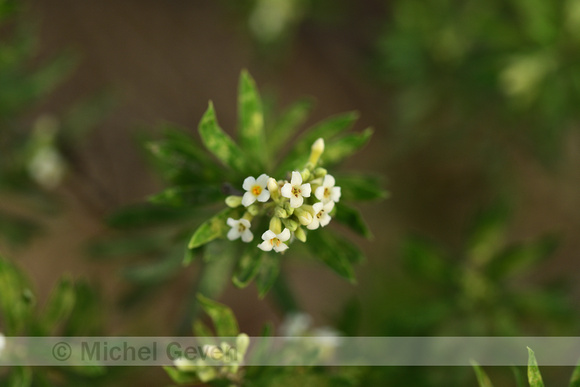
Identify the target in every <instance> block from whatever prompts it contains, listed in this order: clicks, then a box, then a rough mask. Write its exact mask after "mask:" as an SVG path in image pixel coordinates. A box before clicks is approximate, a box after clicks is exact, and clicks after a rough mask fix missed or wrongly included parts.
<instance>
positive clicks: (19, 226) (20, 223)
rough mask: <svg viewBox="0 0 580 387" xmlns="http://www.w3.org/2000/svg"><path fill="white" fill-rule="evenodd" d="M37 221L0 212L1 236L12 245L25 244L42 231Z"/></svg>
mask: <svg viewBox="0 0 580 387" xmlns="http://www.w3.org/2000/svg"><path fill="white" fill-rule="evenodd" d="M41 230H42V228H41V226H40V225H39V224H37V223H36V222H34V221H32V220H30V219H28V218H24V217H22V216H17V215H12V214H8V213H6V212H3V211H1V212H0V237H1V238H2V239H5V240H6V241H7V242H8V243H10V245H12V246H23V245H25V244H26V243H28V241H30V239H31V238H32V237H33V236H34V235H36V234H38V233H39V232H41Z"/></svg>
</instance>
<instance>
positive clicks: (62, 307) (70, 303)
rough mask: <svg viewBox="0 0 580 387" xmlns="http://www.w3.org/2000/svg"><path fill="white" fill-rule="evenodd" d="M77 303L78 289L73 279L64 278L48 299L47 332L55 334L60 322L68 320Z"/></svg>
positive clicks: (44, 322)
mask: <svg viewBox="0 0 580 387" xmlns="http://www.w3.org/2000/svg"><path fill="white" fill-rule="evenodd" d="M75 304H76V289H75V286H74V284H73V282H72V280H71V279H69V278H62V279H60V280H59V281H58V284H57V285H56V287H55V288H54V289H53V290H52V293H51V295H50V297H49V299H48V302H47V305H46V312H45V314H44V319H43V325H44V326H45V327H46V329H47V334H55V329H56V328H57V326H58V324H62V323H63V322H64V321H65V320H67V319H68V318H69V317H70V315H71V313H72V311H73V309H74V307H75Z"/></svg>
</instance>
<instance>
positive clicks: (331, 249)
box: [308, 230, 356, 283]
mask: <svg viewBox="0 0 580 387" xmlns="http://www.w3.org/2000/svg"><path fill="white" fill-rule="evenodd" d="M325 231H326V232H313V233H309V234H308V235H309V239H310V240H309V242H311V245H310V249H311V251H312V253H313V255H314V257H315V258H316V259H319V260H321V261H322V262H323V263H324V264H326V265H327V266H328V267H330V268H331V269H332V270H334V272H335V273H337V274H338V275H340V276H341V277H343V278H345V279H347V280H348V281H349V282H351V283H356V279H355V276H354V270H353V268H352V259H355V256H352V255H351V253H352V252H349V251H345V250H344V249H342V248H341V247H339V246H338V245H337V244H335V243H334V242H335V241H336V239H334V238H332V237H330V235H331V234H330V233H329V232H328V231H327V230H325Z"/></svg>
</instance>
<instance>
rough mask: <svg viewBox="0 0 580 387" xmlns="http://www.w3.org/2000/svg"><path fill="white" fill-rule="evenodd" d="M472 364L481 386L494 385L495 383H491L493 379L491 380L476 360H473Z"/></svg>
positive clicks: (491, 386)
mask: <svg viewBox="0 0 580 387" xmlns="http://www.w3.org/2000/svg"><path fill="white" fill-rule="evenodd" d="M472 366H473V371H474V372H475V376H476V377H477V383H478V385H479V387H493V384H491V380H489V376H487V374H486V373H485V371H483V369H482V368H481V367H480V366H479V365H478V364H477V363H475V362H472Z"/></svg>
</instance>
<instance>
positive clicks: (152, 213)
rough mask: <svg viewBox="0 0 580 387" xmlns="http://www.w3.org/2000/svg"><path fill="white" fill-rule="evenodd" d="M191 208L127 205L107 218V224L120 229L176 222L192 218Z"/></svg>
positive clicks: (147, 204)
mask: <svg viewBox="0 0 580 387" xmlns="http://www.w3.org/2000/svg"><path fill="white" fill-rule="evenodd" d="M191 217H192V212H191V210H189V209H183V208H179V209H178V208H174V207H168V206H161V205H158V204H153V203H141V204H135V205H131V206H127V207H125V208H123V209H121V210H119V211H117V212H116V213H114V214H112V215H111V216H109V217H108V218H107V224H108V225H109V226H111V227H114V228H118V229H125V228H145V227H151V226H156V225H160V224H164V223H175V222H181V221H186V220H189V219H191Z"/></svg>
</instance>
